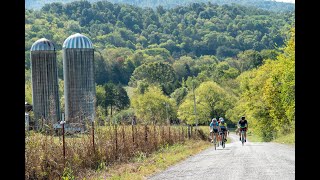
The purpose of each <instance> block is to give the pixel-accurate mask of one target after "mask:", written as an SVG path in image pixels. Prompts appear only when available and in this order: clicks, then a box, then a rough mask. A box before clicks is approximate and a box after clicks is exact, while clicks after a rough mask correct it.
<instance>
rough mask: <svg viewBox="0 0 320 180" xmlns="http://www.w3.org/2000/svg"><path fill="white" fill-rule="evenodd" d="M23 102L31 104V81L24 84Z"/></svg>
mask: <svg viewBox="0 0 320 180" xmlns="http://www.w3.org/2000/svg"><path fill="white" fill-rule="evenodd" d="M24 87H25V95H24V97H25V101H27V102H28V103H29V104H32V88H31V81H26V82H25V85H24Z"/></svg>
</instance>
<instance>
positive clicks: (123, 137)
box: [121, 125, 126, 153]
mask: <svg viewBox="0 0 320 180" xmlns="http://www.w3.org/2000/svg"><path fill="white" fill-rule="evenodd" d="M121 126H122V144H123V148H122V151H121V152H122V153H123V151H124V150H125V148H126V143H125V140H126V139H125V135H124V125H121ZM125 152H126V151H125Z"/></svg>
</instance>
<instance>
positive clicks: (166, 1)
mask: <svg viewBox="0 0 320 180" xmlns="http://www.w3.org/2000/svg"><path fill="white" fill-rule="evenodd" d="M74 1H79V0H26V1H25V4H26V6H25V7H26V9H40V8H42V7H43V6H44V5H45V4H49V3H54V2H61V3H70V2H74ZM98 1H101V0H88V2H91V3H93V2H98ZM108 1H109V2H111V3H122V4H129V5H134V6H138V7H150V8H153V9H155V8H157V7H158V6H162V7H164V8H166V9H167V8H174V7H177V6H185V5H188V4H190V3H201V2H204V3H207V2H210V3H212V4H218V5H223V4H229V5H230V4H239V5H244V6H253V7H257V8H260V9H264V10H270V11H276V12H281V11H282V12H284V11H293V10H294V9H295V6H294V4H293V3H285V2H277V1H271V0H108Z"/></svg>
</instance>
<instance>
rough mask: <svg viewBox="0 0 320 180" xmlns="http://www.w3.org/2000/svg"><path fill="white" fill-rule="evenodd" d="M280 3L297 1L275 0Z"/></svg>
mask: <svg viewBox="0 0 320 180" xmlns="http://www.w3.org/2000/svg"><path fill="white" fill-rule="evenodd" d="M275 1H278V2H288V3H295V0H275Z"/></svg>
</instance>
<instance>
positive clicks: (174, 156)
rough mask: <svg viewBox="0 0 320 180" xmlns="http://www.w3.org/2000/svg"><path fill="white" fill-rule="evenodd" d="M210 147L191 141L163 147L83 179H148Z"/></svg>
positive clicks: (88, 173)
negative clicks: (148, 154)
mask: <svg viewBox="0 0 320 180" xmlns="http://www.w3.org/2000/svg"><path fill="white" fill-rule="evenodd" d="M210 146H211V144H210V143H208V142H206V141H201V140H189V141H186V142H185V143H184V144H175V145H172V146H166V147H163V148H161V149H159V150H158V151H156V152H155V153H153V154H151V155H150V156H149V157H146V155H145V154H143V153H141V154H138V155H137V156H136V157H135V158H133V159H132V160H131V161H130V162H129V163H121V164H115V165H113V166H112V167H103V168H101V169H100V170H98V171H95V172H92V171H91V172H87V173H86V175H85V178H82V179H94V180H102V179H112V180H116V179H130V180H131V179H133V180H138V179H146V177H147V176H150V175H152V174H154V173H157V172H160V171H162V170H164V169H166V168H167V167H169V166H171V165H173V164H176V163H177V162H180V161H181V160H184V159H186V158H187V157H189V156H192V155H195V154H197V153H199V152H201V151H202V150H204V149H206V148H208V147H210Z"/></svg>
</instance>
